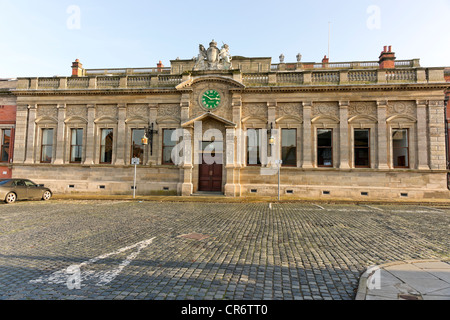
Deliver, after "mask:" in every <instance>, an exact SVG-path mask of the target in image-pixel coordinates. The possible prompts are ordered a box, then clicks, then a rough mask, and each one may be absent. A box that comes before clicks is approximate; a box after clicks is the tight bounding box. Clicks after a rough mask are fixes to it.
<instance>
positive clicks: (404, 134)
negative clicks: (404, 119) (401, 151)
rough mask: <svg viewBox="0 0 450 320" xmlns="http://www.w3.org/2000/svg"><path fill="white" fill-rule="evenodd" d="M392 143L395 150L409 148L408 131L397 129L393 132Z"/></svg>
mask: <svg viewBox="0 0 450 320" xmlns="http://www.w3.org/2000/svg"><path fill="white" fill-rule="evenodd" d="M392 143H393V146H394V148H405V147H408V130H407V129H401V130H399V129H395V130H393V131H392Z"/></svg>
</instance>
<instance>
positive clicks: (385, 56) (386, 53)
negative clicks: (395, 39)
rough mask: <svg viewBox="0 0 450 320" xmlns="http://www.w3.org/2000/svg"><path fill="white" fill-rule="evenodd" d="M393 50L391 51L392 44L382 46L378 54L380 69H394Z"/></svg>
mask: <svg viewBox="0 0 450 320" xmlns="http://www.w3.org/2000/svg"><path fill="white" fill-rule="evenodd" d="M395 59H397V58H396V57H395V52H392V46H389V47H388V46H384V50H383V51H382V52H381V55H380V60H379V62H378V63H379V64H380V69H394V68H395Z"/></svg>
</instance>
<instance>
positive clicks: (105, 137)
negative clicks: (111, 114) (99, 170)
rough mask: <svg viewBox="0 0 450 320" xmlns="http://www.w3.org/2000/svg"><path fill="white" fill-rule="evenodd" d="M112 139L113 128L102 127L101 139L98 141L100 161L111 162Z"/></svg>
mask: <svg viewBox="0 0 450 320" xmlns="http://www.w3.org/2000/svg"><path fill="white" fill-rule="evenodd" d="M113 141H114V131H113V129H102V140H101V143H100V163H112V155H113Z"/></svg>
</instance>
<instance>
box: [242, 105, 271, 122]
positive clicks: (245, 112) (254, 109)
mask: <svg viewBox="0 0 450 320" xmlns="http://www.w3.org/2000/svg"><path fill="white" fill-rule="evenodd" d="M267 116H268V113H267V103H244V104H243V106H242V118H247V117H256V118H263V119H267Z"/></svg>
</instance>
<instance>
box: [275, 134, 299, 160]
mask: <svg viewBox="0 0 450 320" xmlns="http://www.w3.org/2000/svg"><path fill="white" fill-rule="evenodd" d="M279 130H280V134H281V146H280V147H281V152H280V158H281V160H283V163H282V166H283V167H288V168H289V167H297V161H298V154H297V153H298V130H297V128H280V129H279ZM283 130H288V131H295V139H294V141H295V152H294V155H295V161H294V164H289V165H288V164H286V162H285V161H284V159H283Z"/></svg>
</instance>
